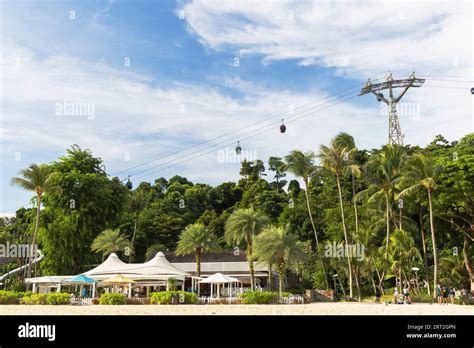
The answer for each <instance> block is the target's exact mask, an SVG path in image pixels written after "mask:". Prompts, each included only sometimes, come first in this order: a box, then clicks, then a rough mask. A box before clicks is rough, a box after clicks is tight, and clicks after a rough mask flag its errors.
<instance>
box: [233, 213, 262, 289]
mask: <svg viewBox="0 0 474 348" xmlns="http://www.w3.org/2000/svg"><path fill="white" fill-rule="evenodd" d="M267 222H268V218H267V217H266V216H265V215H263V214H262V213H260V212H258V211H256V210H254V209H253V208H248V209H238V210H236V211H234V212H233V213H232V215H231V216H229V218H228V219H227V221H226V224H225V238H226V240H227V241H228V242H229V243H237V244H240V243H241V242H242V241H243V240H245V243H246V246H247V262H248V264H249V269H250V287H251V289H252V290H254V289H255V273H254V265H253V262H254V260H253V243H254V237H255V236H256V235H258V234H259V233H260V232H262V231H263V228H264V227H265V226H266V224H267Z"/></svg>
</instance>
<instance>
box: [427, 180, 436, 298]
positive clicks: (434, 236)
mask: <svg viewBox="0 0 474 348" xmlns="http://www.w3.org/2000/svg"><path fill="white" fill-rule="evenodd" d="M428 202H429V204H430V229H431V241H432V243H433V261H434V272H433V273H434V275H433V295H434V294H436V284H438V251H437V248H436V235H435V230H434V221H433V201H432V199H431V189H428Z"/></svg>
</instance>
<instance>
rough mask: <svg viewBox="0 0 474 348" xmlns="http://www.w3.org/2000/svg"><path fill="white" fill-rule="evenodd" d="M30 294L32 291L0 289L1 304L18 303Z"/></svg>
mask: <svg viewBox="0 0 474 348" xmlns="http://www.w3.org/2000/svg"><path fill="white" fill-rule="evenodd" d="M30 295H31V291H27V292H22V291H10V290H0V304H18V303H20V300H21V299H22V298H23V297H25V296H30Z"/></svg>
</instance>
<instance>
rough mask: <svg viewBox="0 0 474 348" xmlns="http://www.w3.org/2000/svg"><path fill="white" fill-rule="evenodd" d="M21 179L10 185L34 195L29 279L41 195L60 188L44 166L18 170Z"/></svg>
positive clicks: (38, 223)
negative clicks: (34, 214)
mask: <svg viewBox="0 0 474 348" xmlns="http://www.w3.org/2000/svg"><path fill="white" fill-rule="evenodd" d="M19 174H20V175H21V177H14V178H12V179H11V184H12V185H16V186H19V187H21V188H22V189H24V190H27V191H31V192H34V193H35V194H36V223H35V231H34V233H33V240H32V245H33V250H32V254H30V255H29V261H28V274H27V277H28V278H30V277H31V265H32V262H33V257H36V238H37V236H38V230H39V225H40V210H41V201H42V198H43V194H45V193H48V192H55V191H56V192H57V191H60V190H61V188H60V186H58V185H56V184H55V182H54V176H55V173H54V172H52V170H51V168H50V167H48V166H46V165H37V164H34V163H33V164H31V165H30V166H29V167H28V168H26V169H22V170H20V172H19Z"/></svg>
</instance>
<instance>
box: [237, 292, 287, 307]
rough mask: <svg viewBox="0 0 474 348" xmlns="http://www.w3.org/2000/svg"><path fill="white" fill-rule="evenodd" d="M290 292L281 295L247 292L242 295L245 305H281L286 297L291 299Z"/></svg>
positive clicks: (276, 293)
mask: <svg viewBox="0 0 474 348" xmlns="http://www.w3.org/2000/svg"><path fill="white" fill-rule="evenodd" d="M290 295H291V294H290V293H289V292H282V294H281V297H280V294H279V293H278V292H277V291H275V292H272V291H246V292H244V293H242V294H240V297H241V299H242V303H243V304H272V303H281V302H282V299H283V298H284V297H289V296H290Z"/></svg>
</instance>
